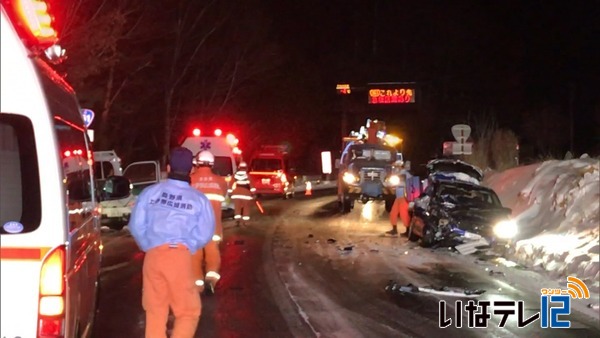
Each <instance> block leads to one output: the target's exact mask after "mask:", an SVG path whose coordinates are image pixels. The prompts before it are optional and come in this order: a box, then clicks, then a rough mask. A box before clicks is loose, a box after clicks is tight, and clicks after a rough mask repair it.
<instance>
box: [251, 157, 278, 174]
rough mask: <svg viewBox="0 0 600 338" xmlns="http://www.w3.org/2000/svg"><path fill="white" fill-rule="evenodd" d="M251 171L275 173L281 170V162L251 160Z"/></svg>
mask: <svg viewBox="0 0 600 338" xmlns="http://www.w3.org/2000/svg"><path fill="white" fill-rule="evenodd" d="M251 168H252V170H256V171H276V170H281V169H282V166H281V160H278V159H271V158H256V159H254V160H252V164H251Z"/></svg>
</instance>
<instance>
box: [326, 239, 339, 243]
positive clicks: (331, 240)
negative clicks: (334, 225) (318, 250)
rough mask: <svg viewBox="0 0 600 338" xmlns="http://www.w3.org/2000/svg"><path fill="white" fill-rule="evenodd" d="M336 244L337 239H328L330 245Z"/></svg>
mask: <svg viewBox="0 0 600 338" xmlns="http://www.w3.org/2000/svg"><path fill="white" fill-rule="evenodd" d="M335 242H337V241H336V240H335V239H333V238H328V239H327V243H329V244H333V243H335Z"/></svg>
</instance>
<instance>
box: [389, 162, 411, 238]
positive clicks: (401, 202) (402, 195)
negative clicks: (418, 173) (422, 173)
mask: <svg viewBox="0 0 600 338" xmlns="http://www.w3.org/2000/svg"><path fill="white" fill-rule="evenodd" d="M411 177H412V175H411V174H410V173H409V172H408V170H406V169H405V168H402V169H401V170H400V184H399V185H398V187H397V188H396V199H395V200H394V205H393V206H392V210H391V211H390V224H391V225H392V230H390V231H386V235H389V236H398V216H400V220H401V221H402V224H403V225H404V227H405V232H406V231H408V227H409V224H410V215H409V213H408V202H409V201H408V197H409V196H408V188H407V180H409V179H410V178H411Z"/></svg>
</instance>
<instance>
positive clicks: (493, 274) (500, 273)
mask: <svg viewBox="0 0 600 338" xmlns="http://www.w3.org/2000/svg"><path fill="white" fill-rule="evenodd" d="M490 276H503V277H505V276H506V274H505V273H504V272H502V271H494V270H490Z"/></svg>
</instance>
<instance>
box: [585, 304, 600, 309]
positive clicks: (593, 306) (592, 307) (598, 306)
mask: <svg viewBox="0 0 600 338" xmlns="http://www.w3.org/2000/svg"><path fill="white" fill-rule="evenodd" d="M588 307H589V308H590V309H594V310H598V309H600V305H598V304H591V303H590V304H588Z"/></svg>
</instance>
